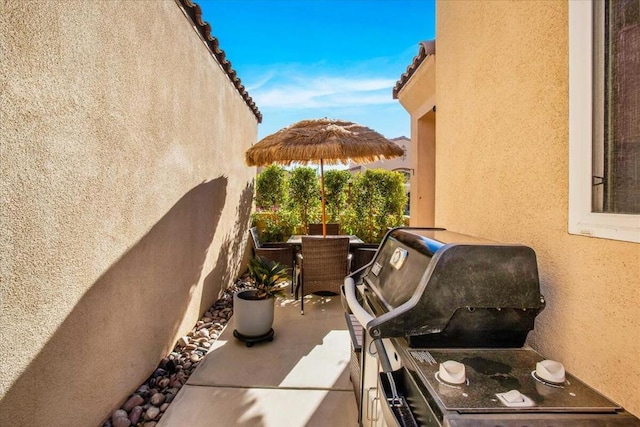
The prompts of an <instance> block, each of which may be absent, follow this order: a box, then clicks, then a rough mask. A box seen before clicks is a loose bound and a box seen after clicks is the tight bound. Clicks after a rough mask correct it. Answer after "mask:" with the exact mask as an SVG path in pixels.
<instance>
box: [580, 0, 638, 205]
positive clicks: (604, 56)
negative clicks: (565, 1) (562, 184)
mask: <svg viewBox="0 0 640 427" xmlns="http://www.w3.org/2000/svg"><path fill="white" fill-rule="evenodd" d="M594 18H595V19H594V23H595V26H594V42H595V43H594V52H593V53H594V77H595V79H594V109H593V112H594V121H593V141H594V146H593V157H592V159H593V170H592V172H593V173H592V176H593V179H592V212H603V213H617V214H638V213H640V2H639V1H638V0H607V1H605V2H596V3H595V8H594Z"/></svg>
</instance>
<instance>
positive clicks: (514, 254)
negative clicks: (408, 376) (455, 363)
mask: <svg viewBox="0 0 640 427" xmlns="http://www.w3.org/2000/svg"><path fill="white" fill-rule="evenodd" d="M363 281H364V283H365V284H366V286H367V287H368V288H369V289H370V290H371V291H373V294H375V298H374V299H375V300H376V304H374V305H377V306H378V312H377V313H375V315H376V318H375V319H373V320H372V321H371V322H369V323H368V325H367V330H368V332H369V334H371V336H372V337H374V338H376V337H385V338H390V337H401V336H406V337H408V338H409V342H410V344H411V345H416V346H417V345H419V346H432V347H433V346H444V347H479V346H482V347H520V346H522V345H523V344H524V341H525V340H526V336H527V334H528V332H529V331H530V330H532V329H533V323H534V319H535V317H536V315H537V314H538V313H539V312H540V311H541V310H542V309H543V308H544V299H543V298H542V296H541V295H540V287H539V279H538V269H537V264H536V256H535V252H534V251H533V250H532V249H531V248H529V247H527V246H523V245H515V244H501V243H497V242H492V241H488V240H483V239H478V238H475V237H472V236H465V235H462V234H458V233H453V232H450V231H446V230H443V229H425V228H421V229H418V228H398V229H394V230H392V231H391V232H389V233H387V236H386V237H385V239H384V241H383V242H382V244H381V247H380V250H379V251H378V252H377V254H376V257H375V259H374V260H373V262H372V263H371V264H370V265H369V267H367V269H366V270H365V272H364V274H363Z"/></svg>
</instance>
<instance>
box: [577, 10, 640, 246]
mask: <svg viewBox="0 0 640 427" xmlns="http://www.w3.org/2000/svg"><path fill="white" fill-rule="evenodd" d="M568 3H569V224H568V230H569V233H570V234H578V235H583V236H590V237H600V238H605V239H612V240H623V241H627V242H635V243H640V215H624V214H610V213H598V212H592V209H591V206H592V205H591V198H592V174H593V173H592V150H593V142H592V138H593V97H594V93H593V92H594V91H593V3H592V2H591V1H571V0H569V2H568Z"/></svg>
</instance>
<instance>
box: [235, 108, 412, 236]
mask: <svg viewBox="0 0 640 427" xmlns="http://www.w3.org/2000/svg"><path fill="white" fill-rule="evenodd" d="M402 154H403V151H402V148H400V146H398V145H397V144H394V143H393V142H391V141H389V140H388V139H387V138H385V137H384V136H382V135H381V134H379V133H378V132H376V131H374V130H372V129H369V128H368V127H365V126H362V125H359V124H357V123H353V122H347V121H344V120H332V119H327V118H324V119H317V120H302V121H300V122H298V123H295V124H293V125H291V126H288V127H286V128H283V129H280V130H279V131H278V132H276V133H273V134H271V135H269V136H266V137H264V138H263V139H262V140H260V141H259V142H258V143H257V144H255V145H254V146H253V147H251V148H250V149H248V150H247V152H246V153H245V161H246V163H247V165H249V166H267V165H270V164H272V163H278V164H281V165H290V164H292V163H301V164H310V163H313V164H318V163H319V164H320V182H321V185H322V235H323V236H326V235H327V231H326V223H327V218H326V213H325V195H324V165H325V164H337V163H345V162H349V161H352V162H355V163H369V162H375V161H377V160H381V159H390V158H393V157H399V156H401V155H402Z"/></svg>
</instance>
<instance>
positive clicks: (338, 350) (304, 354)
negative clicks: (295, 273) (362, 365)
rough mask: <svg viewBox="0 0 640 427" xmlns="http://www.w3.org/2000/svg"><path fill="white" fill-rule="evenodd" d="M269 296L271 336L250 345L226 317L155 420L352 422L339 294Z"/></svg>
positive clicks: (201, 424)
mask: <svg viewBox="0 0 640 427" xmlns="http://www.w3.org/2000/svg"><path fill="white" fill-rule="evenodd" d="M304 306H305V314H304V316H302V315H300V302H299V301H294V300H293V298H292V297H291V298H284V299H279V300H278V301H277V302H276V312H275V321H274V327H273V328H274V330H275V337H274V340H273V341H272V342H268V341H267V342H263V343H257V344H255V345H254V346H253V347H250V348H248V347H246V345H245V344H244V343H242V342H240V341H238V340H237V339H235V338H234V337H233V330H234V321H233V318H232V319H231V322H229V325H228V326H227V327H226V328H225V330H224V331H223V333H222V334H221V335H220V338H218V340H217V341H216V342H215V343H214V345H213V346H212V348H211V350H210V351H209V353H208V354H207V355H206V356H205V357H204V359H203V360H202V361H201V362H200V364H199V366H198V367H197V368H196V370H195V371H194V372H193V373H192V375H191V377H190V378H189V381H188V382H187V383H186V384H185V385H184V386H183V387H182V389H181V390H180V392H179V393H178V394H177V396H176V398H175V399H174V401H173V402H172V403H171V405H170V406H169V408H168V409H167V412H166V413H165V414H164V416H163V417H162V419H161V420H160V422H159V423H158V427H182V426H190V427H205V426H206V427H211V426H252V427H253V426H258V427H260V426H264V427H271V426H287V427H288V426H292V427H295V426H347V427H348V426H356V425H357V424H358V416H357V409H356V402H355V397H354V393H353V388H352V386H351V382H350V381H349V332H348V330H347V327H346V323H345V319H344V312H343V310H342V307H341V304H340V297H339V296H333V297H319V296H307V297H306V298H305V304H304Z"/></svg>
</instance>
